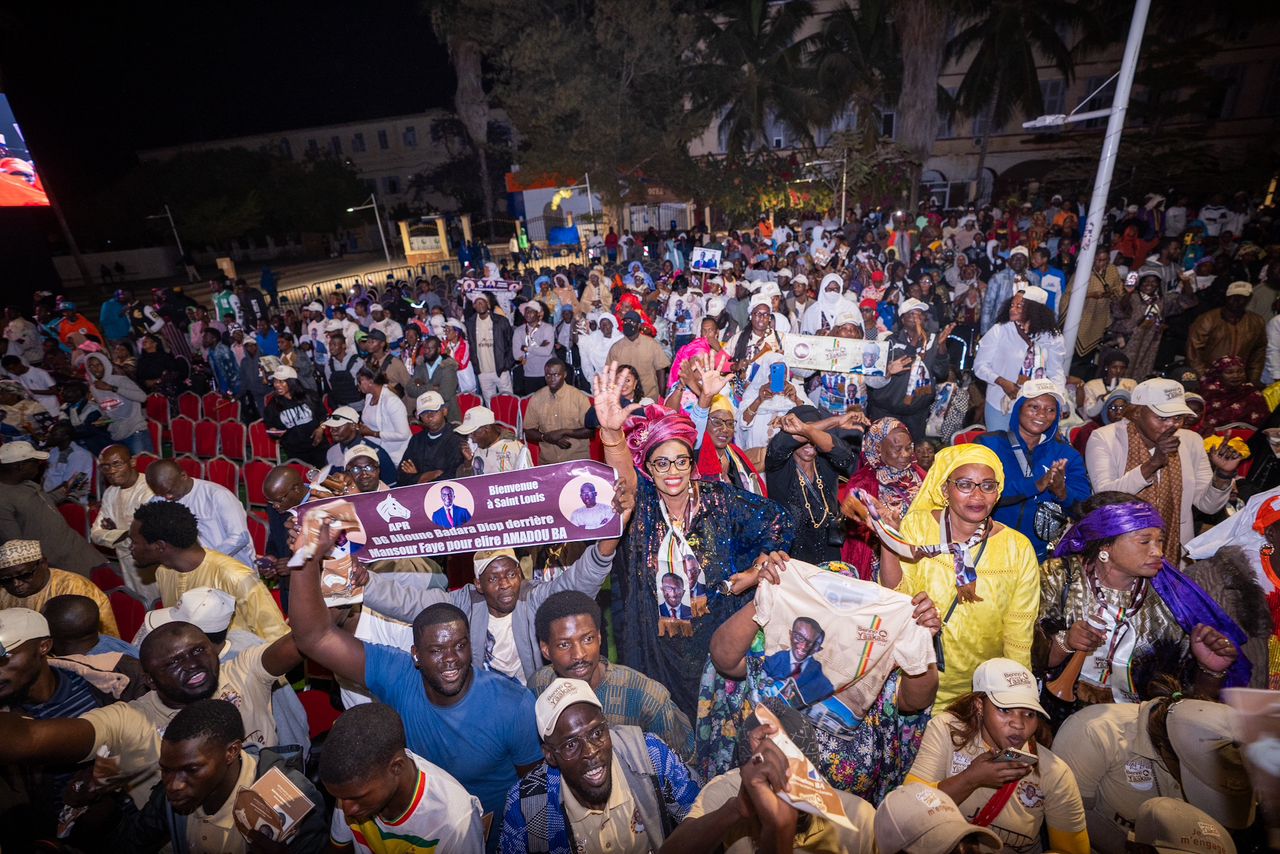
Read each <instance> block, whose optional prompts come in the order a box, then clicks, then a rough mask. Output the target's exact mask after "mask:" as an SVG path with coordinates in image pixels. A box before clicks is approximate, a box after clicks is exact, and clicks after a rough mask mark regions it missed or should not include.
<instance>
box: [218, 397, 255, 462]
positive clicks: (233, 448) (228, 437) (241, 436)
mask: <svg viewBox="0 0 1280 854" xmlns="http://www.w3.org/2000/svg"><path fill="white" fill-rule="evenodd" d="M237 405H238V404H237ZM248 434H249V431H248V430H246V429H245V426H244V425H243V424H241V423H240V422H239V421H238V420H236V421H223V422H221V423H220V424H219V425H218V438H219V439H220V440H221V442H222V455H223V456H224V457H226V458H227V459H229V460H241V461H243V460H246V459H248V456H247V455H246V453H245V444H246V442H247V438H248Z"/></svg>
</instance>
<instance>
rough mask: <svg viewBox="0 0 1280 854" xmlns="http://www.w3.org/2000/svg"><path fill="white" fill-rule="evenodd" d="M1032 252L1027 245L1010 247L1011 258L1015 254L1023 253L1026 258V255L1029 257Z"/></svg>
mask: <svg viewBox="0 0 1280 854" xmlns="http://www.w3.org/2000/svg"><path fill="white" fill-rule="evenodd" d="M1030 254H1031V253H1030V252H1028V251H1027V247H1025V246H1015V247H1013V248H1012V249H1010V250H1009V257H1010V258H1012V257H1013V256H1014V255H1021V256H1022V257H1023V258H1026V257H1028V256H1029V255H1030Z"/></svg>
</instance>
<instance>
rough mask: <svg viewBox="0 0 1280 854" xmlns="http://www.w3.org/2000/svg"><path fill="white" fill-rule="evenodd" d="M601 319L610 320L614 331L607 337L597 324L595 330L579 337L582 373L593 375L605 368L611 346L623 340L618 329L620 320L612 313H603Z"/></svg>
mask: <svg viewBox="0 0 1280 854" xmlns="http://www.w3.org/2000/svg"><path fill="white" fill-rule="evenodd" d="M599 320H608V321H610V322H611V323H612V324H613V332H612V333H610V334H609V335H608V336H607V337H606V336H605V334H604V333H603V332H601V331H600V328H599V327H598V326H597V327H596V329H595V331H594V332H591V333H590V334H588V335H584V336H582V337H580V338H579V339H578V354H579V355H580V356H582V373H583V375H584V376H588V377H592V376H595V375H596V374H598V373H600V371H602V370H604V366H605V362H606V361H607V359H608V356H609V348H611V347H612V346H613V345H614V344H616V343H618V342H619V341H621V340H622V337H623V336H622V333H621V332H620V331H618V321H617V320H615V319H614V317H613V315H611V314H601V315H600V317H599V318H598V321H599Z"/></svg>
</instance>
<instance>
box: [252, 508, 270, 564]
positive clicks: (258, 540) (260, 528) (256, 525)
mask: <svg viewBox="0 0 1280 854" xmlns="http://www.w3.org/2000/svg"><path fill="white" fill-rule="evenodd" d="M247 518H248V520H249V539H251V540H253V553H254V554H256V555H258V556H262V555H264V554H266V553H267V535H268V534H269V533H270V530H271V527H270V525H269V523H268V522H267V514H265V513H263V512H262V511H261V510H254V511H253V512H251V513H250V514H249V515H248V517H247Z"/></svg>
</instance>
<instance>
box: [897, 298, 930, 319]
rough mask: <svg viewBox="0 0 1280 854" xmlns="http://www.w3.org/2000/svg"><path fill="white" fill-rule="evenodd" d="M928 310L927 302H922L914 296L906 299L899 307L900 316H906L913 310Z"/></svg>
mask: <svg viewBox="0 0 1280 854" xmlns="http://www.w3.org/2000/svg"><path fill="white" fill-rule="evenodd" d="M928 310H929V306H928V304H927V303H924V302H921V301H920V300H918V299H914V298H912V299H907V300H904V301H903V303H902V305H900V306H899V307H898V317H906V316H907V315H908V314H910V313H911V312H913V311H928Z"/></svg>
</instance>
